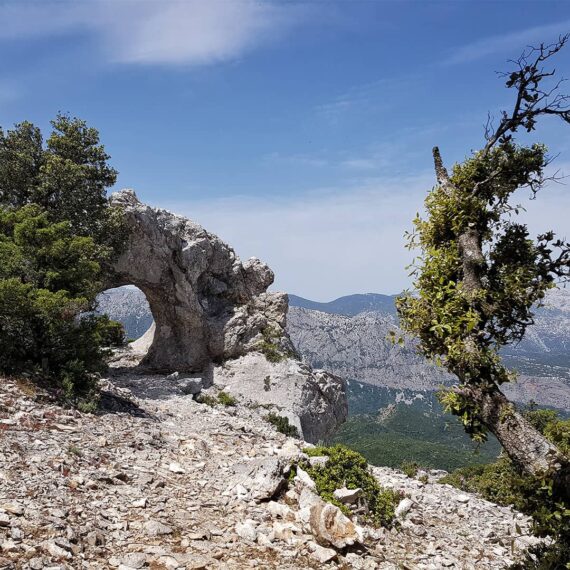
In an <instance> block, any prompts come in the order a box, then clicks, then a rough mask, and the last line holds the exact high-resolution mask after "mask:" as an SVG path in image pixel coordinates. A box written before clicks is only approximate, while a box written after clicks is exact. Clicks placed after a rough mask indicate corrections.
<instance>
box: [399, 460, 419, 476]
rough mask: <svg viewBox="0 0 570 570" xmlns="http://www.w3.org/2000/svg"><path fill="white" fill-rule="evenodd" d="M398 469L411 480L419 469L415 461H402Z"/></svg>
mask: <svg viewBox="0 0 570 570" xmlns="http://www.w3.org/2000/svg"><path fill="white" fill-rule="evenodd" d="M400 469H401V470H402V471H403V472H404V473H405V474H406V475H407V476H408V477H411V478H412V479H413V478H414V477H415V476H416V475H417V474H418V471H419V469H420V466H419V463H417V462H416V461H403V462H402V465H401V466H400Z"/></svg>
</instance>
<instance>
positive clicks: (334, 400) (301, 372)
mask: <svg viewBox="0 0 570 570" xmlns="http://www.w3.org/2000/svg"><path fill="white" fill-rule="evenodd" d="M214 384H215V385H218V386H219V387H222V388H223V389H224V390H225V391H226V392H228V393H230V394H232V395H235V396H241V397H242V398H245V399H249V400H251V401H253V402H256V403H258V404H261V405H264V406H268V407H269V406H271V407H272V408H271V411H273V412H274V413H276V414H278V415H281V416H285V417H286V418H288V419H289V423H290V424H292V425H294V426H296V427H297V429H298V430H299V433H300V435H301V437H302V438H303V439H304V440H305V441H308V442H311V443H316V442H318V441H322V440H324V439H326V438H327V436H328V435H330V434H331V433H332V432H333V431H334V430H335V429H336V428H337V427H338V426H339V425H340V424H342V423H343V422H344V421H345V420H346V417H347V415H348V404H347V399H346V386H345V382H344V381H343V380H342V379H341V378H339V377H337V376H333V375H332V374H328V373H327V372H324V371H323V370H312V369H311V368H310V366H308V365H307V364H304V363H303V362H299V361H298V360H295V359H292V358H285V359H283V360H282V361H280V362H270V361H268V360H267V358H266V357H265V356H264V355H263V354H260V353H258V352H252V353H249V354H247V355H245V356H242V357H241V358H238V359H236V360H230V361H228V362H226V363H225V364H224V365H223V366H216V368H215V369H214Z"/></svg>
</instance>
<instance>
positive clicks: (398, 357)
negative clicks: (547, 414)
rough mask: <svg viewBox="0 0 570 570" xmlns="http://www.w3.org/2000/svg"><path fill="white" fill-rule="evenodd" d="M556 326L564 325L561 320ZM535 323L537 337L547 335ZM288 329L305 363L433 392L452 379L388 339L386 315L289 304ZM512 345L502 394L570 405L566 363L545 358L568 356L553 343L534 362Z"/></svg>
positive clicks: (408, 345)
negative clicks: (509, 380) (511, 375)
mask: <svg viewBox="0 0 570 570" xmlns="http://www.w3.org/2000/svg"><path fill="white" fill-rule="evenodd" d="M543 320H547V319H546V317H544V318H543ZM537 325H538V326H540V327H544V328H546V327H547V325H546V322H542V321H540V322H538V321H537ZM559 325H560V326H559V329H560V328H562V329H563V328H564V326H566V322H565V321H564V320H563V321H562V322H561V323H559ZM538 326H537V327H536V328H535V331H536V334H537V337H538V338H546V337H545V335H543V333H542V330H541V329H539V328H538ZM287 330H288V332H289V334H290V336H291V339H292V341H293V343H294V345H295V347H296V348H297V350H298V351H299V352H300V353H301V354H302V355H303V357H304V358H305V359H306V360H307V362H309V363H310V364H311V365H312V366H314V367H317V368H319V367H320V368H324V369H325V370H329V371H330V372H333V373H334V374H338V375H339V376H342V377H344V378H346V379H349V380H357V381H359V382H364V383H367V384H372V385H374V386H382V387H390V388H397V389H401V390H403V389H408V390H413V391H435V390H437V389H438V388H439V387H440V386H441V385H449V384H450V383H452V382H453V381H454V380H453V378H452V377H451V376H450V375H448V374H447V373H446V372H444V371H443V370H442V369H441V368H438V367H436V366H434V365H433V364H431V363H430V362H428V361H426V360H425V358H423V357H422V356H421V355H419V354H418V353H417V352H416V350H415V343H414V342H413V341H412V340H409V339H407V340H406V341H405V342H404V345H403V346H399V345H394V344H392V343H391V342H390V341H389V340H388V339H387V337H388V333H389V331H391V330H393V331H395V332H396V333H397V334H399V332H400V331H399V329H398V327H397V321H396V319H395V318H394V317H393V316H390V315H382V314H380V313H361V314H359V315H356V316H354V317H347V316H344V315H333V314H328V313H322V312H320V311H311V310H309V309H302V308H298V307H291V308H290V310H289V315H288V322H287ZM555 342H559V343H560V344H563V343H564V342H565V340H557V339H556V337H555V336H553V337H552V339H551V344H552V345H554V343H555ZM516 350H517V349H515V350H513V352H512V354H511V355H509V356H508V363H509V364H510V365H512V366H513V367H514V368H516V369H518V370H520V371H521V373H522V374H521V377H520V378H519V380H518V382H517V383H515V384H511V385H508V386H504V390H505V392H506V393H507V395H508V396H509V397H510V398H512V399H514V400H515V401H518V402H529V401H530V400H534V401H536V402H537V403H538V404H540V405H543V406H552V407H556V408H560V409H563V410H570V367H569V366H565V365H557V364H556V365H555V364H552V363H551V362H549V361H548V358H547V357H548V356H550V357H551V358H556V359H560V360H562V361H563V362H566V361H567V358H568V355H566V354H564V353H562V351H556V350H554V348H553V349H552V350H551V351H550V352H548V353H542V354H540V353H538V354H540V355H541V357H542V358H543V361H542V362H539V361H538V360H537V358H536V357H535V356H533V354H536V353H530V354H529V353H527V354H525V353H522V351H521V352H520V353H517V352H516Z"/></svg>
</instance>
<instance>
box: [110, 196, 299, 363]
mask: <svg viewBox="0 0 570 570" xmlns="http://www.w3.org/2000/svg"><path fill="white" fill-rule="evenodd" d="M111 203H112V204H113V205H114V206H119V207H120V208H121V209H122V210H123V211H124V214H125V220H126V224H127V227H128V229H129V231H130V239H129V242H128V245H127V247H126V249H125V251H124V253H123V254H122V255H121V256H120V258H119V259H118V261H117V262H116V264H115V267H114V271H115V274H114V277H113V278H112V279H111V283H109V286H114V287H118V286H121V285H135V286H136V287H138V288H139V289H141V290H142V291H143V292H144V294H145V296H146V298H147V300H148V302H149V304H150V309H151V311H152V315H153V317H154V321H155V332H154V337H153V340H152V342H151V343H150V347H149V350H148V353H147V355H146V356H145V360H144V364H146V365H147V366H149V367H152V368H154V369H165V370H185V371H199V370H202V369H203V368H204V367H205V366H206V365H207V364H208V363H209V362H211V361H213V360H217V361H223V360H226V359H228V358H236V357H239V356H242V355H243V354H246V353H247V352H249V351H251V350H254V349H255V347H256V345H257V344H258V343H259V341H260V340H261V339H262V335H263V333H264V331H271V332H272V334H273V335H274V337H276V338H279V339H280V340H279V342H280V343H281V344H282V345H283V347H284V348H286V347H287V345H288V344H289V342H288V338H287V335H286V334H284V326H285V315H286V312H287V296H286V295H285V294H283V293H268V292H267V288H268V287H269V285H271V283H273V272H272V271H271V269H269V267H267V265H265V264H264V263H262V262H261V261H259V260H258V259H255V258H252V259H250V260H248V261H246V262H245V263H242V262H241V260H240V259H239V257H237V255H236V254H235V252H234V250H233V249H232V248H231V247H229V246H228V245H227V244H225V243H224V242H223V241H222V240H221V239H219V238H218V237H217V236H215V235H213V234H211V233H209V232H207V231H206V230H205V229H204V228H202V227H201V226H200V225H198V224H196V223H195V222H193V221H191V220H188V219H186V218H183V217H180V216H176V215H175V214H172V213H170V212H167V211H166V210H159V209H155V208H151V207H149V206H147V205H145V204H142V203H141V202H139V200H138V199H137V197H136V195H135V193H134V192H133V191H132V190H123V191H121V192H118V193H116V194H114V195H113V196H112V198H111Z"/></svg>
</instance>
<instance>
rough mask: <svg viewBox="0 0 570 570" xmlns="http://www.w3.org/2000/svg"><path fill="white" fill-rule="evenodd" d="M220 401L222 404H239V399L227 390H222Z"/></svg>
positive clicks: (219, 396) (219, 395)
mask: <svg viewBox="0 0 570 570" xmlns="http://www.w3.org/2000/svg"><path fill="white" fill-rule="evenodd" d="M218 402H219V403H220V404H222V406H235V405H236V404H237V400H236V399H235V398H234V397H233V396H232V395H231V394H228V393H227V392H220V393H219V394H218Z"/></svg>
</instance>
